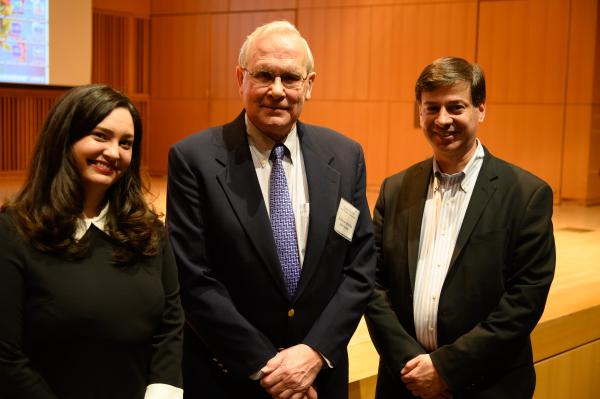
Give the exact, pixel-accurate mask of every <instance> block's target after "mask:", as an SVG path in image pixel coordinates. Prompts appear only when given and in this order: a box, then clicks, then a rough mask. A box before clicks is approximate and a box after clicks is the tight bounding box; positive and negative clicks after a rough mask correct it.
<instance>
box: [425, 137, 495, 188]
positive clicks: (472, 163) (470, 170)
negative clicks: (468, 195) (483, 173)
mask: <svg viewBox="0 0 600 399" xmlns="http://www.w3.org/2000/svg"><path fill="white" fill-rule="evenodd" d="M475 142H476V145H477V148H476V149H475V153H474V154H473V156H472V157H471V159H469V162H467V165H466V166H465V168H464V169H463V170H462V171H460V172H458V173H454V174H452V175H449V174H446V173H444V172H442V171H441V170H440V167H439V166H438V163H437V161H436V160H435V157H434V158H433V175H434V176H438V175H441V176H444V177H447V178H450V184H452V181H454V182H457V183H455V184H459V185H460V186H459V187H460V189H461V190H462V191H464V192H467V191H469V190H471V189H472V188H473V185H474V184H475V181H476V180H477V175H478V172H479V165H480V163H481V160H482V159H483V157H484V156H485V153H484V151H483V146H482V145H481V143H480V142H479V139H475ZM433 186H434V189H435V190H437V189H438V187H439V182H438V179H434V183H433Z"/></svg>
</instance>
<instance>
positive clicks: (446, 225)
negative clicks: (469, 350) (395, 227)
mask: <svg viewBox="0 0 600 399" xmlns="http://www.w3.org/2000/svg"><path fill="white" fill-rule="evenodd" d="M483 156H484V152H483V146H482V145H481V143H480V142H479V140H477V149H476V151H475V154H474V155H473V157H472V158H471V159H470V160H469V162H468V163H467V165H466V166H465V168H464V170H463V171H462V172H458V173H455V174H453V175H448V174H445V173H442V172H441V171H440V170H439V167H438V165H437V162H436V161H435V159H434V160H433V175H432V178H431V182H430V184H429V189H428V191H427V200H426V202H425V209H424V211H423V220H422V223H421V237H420V240H419V259H418V261H417V276H416V280H415V291H414V296H413V298H414V302H413V310H414V320H415V329H416V334H417V340H418V341H419V342H420V343H421V345H422V346H423V348H425V349H426V350H428V351H433V350H435V349H437V347H438V343H437V315H438V305H439V298H440V294H441V292H442V286H443V284H444V280H445V279H446V274H447V273H448V267H449V266H450V259H451V258H452V253H453V252H454V246H455V244H456V238H457V237H458V232H459V231H460V226H461V225H462V222H463V219H464V217H465V212H466V210H467V206H468V204H469V200H470V199H471V194H472V193H473V187H474V186H475V181H476V180H477V176H478V175H479V171H480V169H481V164H482V162H483Z"/></svg>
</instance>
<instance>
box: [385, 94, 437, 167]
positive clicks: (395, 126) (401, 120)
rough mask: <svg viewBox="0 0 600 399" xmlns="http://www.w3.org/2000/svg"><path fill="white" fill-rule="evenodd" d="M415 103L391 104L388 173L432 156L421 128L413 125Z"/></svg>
mask: <svg viewBox="0 0 600 399" xmlns="http://www.w3.org/2000/svg"><path fill="white" fill-rule="evenodd" d="M413 119H414V104H413V103H408V102H393V103H391V104H390V123H389V126H390V129H389V136H388V140H387V141H388V143H389V144H388V148H387V159H388V167H387V173H386V175H387V176H389V175H392V174H394V173H397V172H399V171H401V170H402V169H405V168H407V167H408V166H410V165H412V164H414V163H416V162H419V161H422V160H423V159H426V158H428V157H430V156H431V147H430V146H429V144H428V143H427V140H426V139H425V137H424V135H423V132H422V131H421V129H420V128H415V127H414V125H413Z"/></svg>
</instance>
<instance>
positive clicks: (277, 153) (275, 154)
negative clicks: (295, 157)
mask: <svg viewBox="0 0 600 399" xmlns="http://www.w3.org/2000/svg"><path fill="white" fill-rule="evenodd" d="M284 154H285V147H284V146H283V144H281V143H280V144H275V147H273V150H272V151H271V156H270V158H271V160H272V161H274V160H276V159H277V160H282V159H283V155H284Z"/></svg>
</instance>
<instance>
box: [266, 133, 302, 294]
mask: <svg viewBox="0 0 600 399" xmlns="http://www.w3.org/2000/svg"><path fill="white" fill-rule="evenodd" d="M284 153H285V147H284V146H283V144H276V145H275V147H273V151H271V156H270V159H271V161H272V162H273V165H272V169H271V177H270V180H269V210H270V212H271V229H272V230H273V238H274V239H275V246H276V247H277V255H278V256H279V263H281V271H282V272H283V280H284V281H285V286H286V288H287V291H288V294H289V295H290V297H293V296H294V294H295V293H296V287H297V286H298V280H299V279H300V258H299V256H298V241H297V240H296V223H295V222H294V211H293V210H292V201H291V198H290V192H289V191H288V186H287V181H286V178H285V173H284V171H283V155H284Z"/></svg>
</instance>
